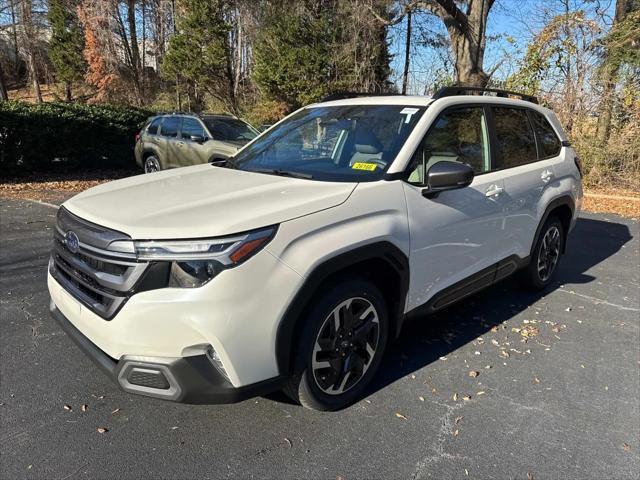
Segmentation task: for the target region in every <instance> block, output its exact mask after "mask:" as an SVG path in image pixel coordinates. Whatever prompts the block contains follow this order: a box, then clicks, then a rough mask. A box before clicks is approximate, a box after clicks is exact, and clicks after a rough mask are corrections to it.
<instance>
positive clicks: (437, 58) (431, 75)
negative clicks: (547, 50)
mask: <svg viewBox="0 0 640 480" xmlns="http://www.w3.org/2000/svg"><path fill="white" fill-rule="evenodd" d="M568 1H569V3H570V5H569V6H570V8H571V9H572V10H573V9H578V8H583V7H586V8H587V9H589V11H590V12H591V14H595V11H596V9H598V10H601V11H602V12H604V15H605V22H607V21H609V22H610V19H611V17H613V13H614V10H615V0H568ZM561 9H562V5H561V0H496V3H495V4H494V6H493V7H492V9H491V12H490V13H489V19H488V23H487V37H488V38H489V40H488V42H487V49H486V51H485V61H484V67H485V71H490V70H491V69H492V68H493V67H494V66H495V65H496V64H498V63H500V65H499V68H498V69H497V70H496V72H495V74H494V78H497V79H504V78H506V77H507V76H508V75H509V74H511V73H513V72H515V71H516V70H517V68H518V61H519V60H520V59H522V57H523V55H524V53H525V51H526V47H527V44H528V43H529V41H530V40H531V39H532V38H533V37H534V35H535V34H536V33H538V32H539V31H540V30H541V29H542V27H543V24H544V22H543V18H544V16H545V15H553V14H555V13H560V11H561ZM414 18H415V17H414ZM416 24H421V25H424V26H425V27H426V28H425V29H424V31H423V32H420V31H416ZM413 25H414V32H413V35H412V39H413V43H414V45H413V47H412V49H411V60H410V69H409V72H410V73H409V88H408V91H409V93H412V94H425V93H431V90H430V89H432V88H433V85H434V84H435V83H437V81H438V79H439V78H442V77H441V76H442V75H446V73H447V69H446V68H445V67H444V65H445V61H444V59H443V58H442V55H443V53H442V52H439V51H438V50H437V49H434V48H432V47H428V46H423V45H419V43H420V42H419V37H420V36H421V35H426V36H431V37H433V35H434V34H441V35H445V36H446V30H445V28H444V25H443V24H442V21H441V20H440V19H438V18H435V17H433V16H430V15H427V14H422V15H420V16H419V17H418V18H417V20H416V21H414V22H413ZM605 27H606V25H605ZM388 40H389V44H390V51H391V53H392V54H393V55H394V56H393V60H392V64H391V66H392V70H393V73H392V81H394V83H395V84H396V85H397V86H398V88H400V86H401V84H402V72H403V68H404V56H405V41H406V19H405V20H404V21H403V22H402V23H400V24H399V25H397V26H394V27H391V28H390V30H389V34H388ZM452 70H453V66H451V65H450V66H449V68H448V71H449V72H451V71H452Z"/></svg>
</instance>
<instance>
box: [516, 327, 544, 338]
mask: <svg viewBox="0 0 640 480" xmlns="http://www.w3.org/2000/svg"><path fill="white" fill-rule="evenodd" d="M539 333H540V330H538V327H533V326H531V325H527V326H526V327H524V328H523V329H522V330H520V335H522V336H523V337H525V338H527V337H535V336H536V335H538V334H539Z"/></svg>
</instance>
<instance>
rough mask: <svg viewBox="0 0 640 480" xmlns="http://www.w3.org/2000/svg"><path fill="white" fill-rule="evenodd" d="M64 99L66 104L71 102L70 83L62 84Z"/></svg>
mask: <svg viewBox="0 0 640 480" xmlns="http://www.w3.org/2000/svg"><path fill="white" fill-rule="evenodd" d="M64 99H65V101H66V102H71V100H73V97H72V96H71V82H64Z"/></svg>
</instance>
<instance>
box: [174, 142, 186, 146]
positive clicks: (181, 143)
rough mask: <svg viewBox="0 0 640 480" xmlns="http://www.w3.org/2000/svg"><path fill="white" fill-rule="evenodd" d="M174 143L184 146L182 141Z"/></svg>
mask: <svg viewBox="0 0 640 480" xmlns="http://www.w3.org/2000/svg"><path fill="white" fill-rule="evenodd" d="M176 145H178V146H179V147H184V142H176Z"/></svg>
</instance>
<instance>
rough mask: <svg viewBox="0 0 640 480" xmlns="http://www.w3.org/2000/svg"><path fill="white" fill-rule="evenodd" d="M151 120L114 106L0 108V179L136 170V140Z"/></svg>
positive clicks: (16, 105) (144, 113)
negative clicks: (76, 171) (84, 169)
mask: <svg viewBox="0 0 640 480" xmlns="http://www.w3.org/2000/svg"><path fill="white" fill-rule="evenodd" d="M150 115H152V112H149V111H146V110H143V109H139V108H134V107H120V106H114V105H83V104H78V103H42V104H28V103H23V102H0V172H1V173H0V174H1V175H6V174H20V173H30V172H32V171H34V170H52V169H65V170H68V169H69V168H77V167H87V168H105V169H110V168H133V167H134V166H135V160H134V156H133V147H134V143H135V135H136V133H137V132H138V131H139V129H140V127H141V126H142V124H143V123H144V121H145V120H146V119H147V118H148V117H149V116H150Z"/></svg>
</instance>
